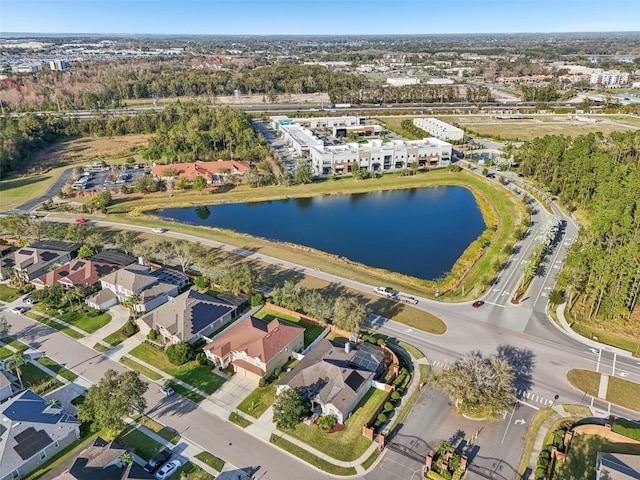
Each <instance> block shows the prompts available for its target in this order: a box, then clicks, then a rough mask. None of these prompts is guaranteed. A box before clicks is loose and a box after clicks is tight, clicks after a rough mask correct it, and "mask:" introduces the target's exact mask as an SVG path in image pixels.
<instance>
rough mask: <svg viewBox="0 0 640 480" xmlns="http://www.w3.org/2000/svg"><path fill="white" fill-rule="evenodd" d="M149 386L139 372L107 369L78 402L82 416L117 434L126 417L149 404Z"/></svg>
mask: <svg viewBox="0 0 640 480" xmlns="http://www.w3.org/2000/svg"><path fill="white" fill-rule="evenodd" d="M148 387H149V385H148V383H147V382H145V381H143V380H142V379H141V378H140V375H139V374H138V373H137V372H133V371H127V372H123V373H118V372H116V371H115V370H111V369H110V370H107V371H106V372H105V374H104V377H102V379H101V380H100V382H99V383H98V384H97V385H94V386H92V387H90V388H89V390H88V391H87V396H86V398H85V400H84V402H83V403H82V404H81V405H79V406H78V419H80V420H81V421H83V422H91V424H92V427H93V430H94V431H98V430H103V429H104V430H107V431H108V432H110V433H111V434H113V435H115V434H116V433H117V432H119V431H120V430H122V429H123V428H124V427H125V425H126V424H125V422H124V420H123V419H124V417H126V416H128V415H132V414H133V413H134V412H136V411H137V412H140V413H142V412H143V411H144V410H145V409H146V408H147V401H146V400H145V398H144V393H145V392H146V391H147V388H148Z"/></svg>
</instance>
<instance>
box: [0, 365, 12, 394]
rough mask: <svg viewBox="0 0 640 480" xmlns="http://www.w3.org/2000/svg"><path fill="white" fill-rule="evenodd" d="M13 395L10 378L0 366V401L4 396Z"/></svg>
mask: <svg viewBox="0 0 640 480" xmlns="http://www.w3.org/2000/svg"><path fill="white" fill-rule="evenodd" d="M11 395H13V389H12V388H11V379H10V378H9V377H8V375H7V373H6V372H5V371H4V370H2V369H1V368H0V402H1V401H3V400H4V399H5V398H9V397H10V396H11Z"/></svg>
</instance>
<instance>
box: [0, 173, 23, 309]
mask: <svg viewBox="0 0 640 480" xmlns="http://www.w3.org/2000/svg"><path fill="white" fill-rule="evenodd" d="M1 188H2V185H1V182H0V189H1ZM2 205H3V208H4V192H2ZM19 296H20V294H19V293H18V290H17V289H15V288H12V287H10V286H8V285H6V284H4V283H0V301H2V302H7V303H9V302H13V301H14V300H15V299H16V298H18V297H19Z"/></svg>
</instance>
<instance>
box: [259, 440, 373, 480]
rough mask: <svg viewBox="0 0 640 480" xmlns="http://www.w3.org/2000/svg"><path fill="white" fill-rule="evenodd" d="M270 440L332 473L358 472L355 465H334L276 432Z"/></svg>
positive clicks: (347, 473) (345, 474)
mask: <svg viewBox="0 0 640 480" xmlns="http://www.w3.org/2000/svg"><path fill="white" fill-rule="evenodd" d="M363 438H364V437H363ZM269 441H270V442H271V443H273V444H274V445H276V446H278V447H280V448H281V449H283V450H286V451H287V452H289V453H291V454H292V455H295V456H296V457H298V458H300V459H302V460H304V461H305V462H307V463H309V464H311V465H313V466H315V467H317V468H319V469H320V470H323V471H325V472H327V473H330V474H332V475H342V476H350V475H355V474H356V473H357V472H356V469H355V468H354V467H340V466H338V465H334V464H333V463H330V462H327V461H326V460H324V459H322V458H320V457H317V456H316V455H314V454H313V453H310V452H309V451H307V450H305V449H304V448H303V447H299V446H298V445H296V444H295V443H291V442H290V441H288V440H287V439H285V438H281V437H279V436H278V435H276V434H272V435H271V439H270V440H269Z"/></svg>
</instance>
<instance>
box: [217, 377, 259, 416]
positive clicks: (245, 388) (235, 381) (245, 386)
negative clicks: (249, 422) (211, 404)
mask: <svg viewBox="0 0 640 480" xmlns="http://www.w3.org/2000/svg"><path fill="white" fill-rule="evenodd" d="M257 387H258V384H257V383H256V381H255V380H251V379H250V378H247V377H243V376H242V375H238V374H236V375H234V376H233V377H231V378H230V379H229V380H227V381H226V382H224V384H223V385H222V386H221V387H220V388H219V389H218V390H216V391H215V392H214V393H213V395H211V396H212V397H213V400H214V401H215V402H216V403H222V404H225V405H226V406H228V408H229V409H232V410H233V409H235V408H236V407H237V406H238V405H240V402H242V400H244V399H245V398H247V395H249V394H250V393H251V392H253V391H254V390H255V389H256V388H257Z"/></svg>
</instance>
